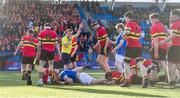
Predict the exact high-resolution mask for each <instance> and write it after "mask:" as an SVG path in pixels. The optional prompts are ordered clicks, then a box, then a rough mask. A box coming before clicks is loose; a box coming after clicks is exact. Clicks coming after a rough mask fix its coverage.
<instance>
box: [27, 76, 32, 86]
mask: <svg viewBox="0 0 180 98" xmlns="http://www.w3.org/2000/svg"><path fill="white" fill-rule="evenodd" d="M27 85H32V81H31V76H30V75H29V76H27Z"/></svg>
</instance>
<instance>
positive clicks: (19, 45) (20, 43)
mask: <svg viewBox="0 0 180 98" xmlns="http://www.w3.org/2000/svg"><path fill="white" fill-rule="evenodd" d="M22 45H23V41H20V42H19V44H18V46H17V48H16V51H15V52H14V56H16V55H17V52H18V51H19V50H20V49H21V47H22Z"/></svg>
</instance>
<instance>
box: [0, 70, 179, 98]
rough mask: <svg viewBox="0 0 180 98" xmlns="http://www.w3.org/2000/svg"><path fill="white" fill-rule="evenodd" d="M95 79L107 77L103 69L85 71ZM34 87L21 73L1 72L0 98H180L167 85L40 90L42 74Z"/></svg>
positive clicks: (97, 86)
mask: <svg viewBox="0 0 180 98" xmlns="http://www.w3.org/2000/svg"><path fill="white" fill-rule="evenodd" d="M85 71H86V72H88V73H89V74H90V75H92V76H93V77H96V78H98V77H101V76H103V72H102V71H100V70H90V71H88V70H85ZM32 79H33V85H32V86H26V82H25V81H22V80H21V75H20V72H16V71H13V72H8V71H1V72H0V98H25V97H26V98H125V97H130V98H133V97H172V98H174V97H177V98H178V97H180V87H179V88H176V89H164V88H163V86H164V85H165V84H164V83H158V84H157V85H156V86H155V87H151V88H146V89H143V88H141V85H132V86H131V87H129V88H122V87H119V86H117V85H93V86H84V85H80V84H75V85H58V86H57V85H44V86H42V87H37V86H36V82H37V80H38V74H37V73H36V72H33V74H32Z"/></svg>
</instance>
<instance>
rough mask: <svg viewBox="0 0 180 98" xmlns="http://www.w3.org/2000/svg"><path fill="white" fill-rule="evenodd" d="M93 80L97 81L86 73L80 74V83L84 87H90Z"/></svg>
mask: <svg viewBox="0 0 180 98" xmlns="http://www.w3.org/2000/svg"><path fill="white" fill-rule="evenodd" d="M92 80H96V79H95V78H93V77H91V76H90V75H88V74H87V73H85V72H81V73H80V74H79V81H80V83H82V84H84V85H90V84H91V82H92Z"/></svg>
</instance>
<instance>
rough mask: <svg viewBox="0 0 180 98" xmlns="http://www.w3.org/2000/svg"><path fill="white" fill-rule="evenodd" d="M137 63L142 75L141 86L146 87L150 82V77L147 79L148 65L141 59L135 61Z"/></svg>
mask: <svg viewBox="0 0 180 98" xmlns="http://www.w3.org/2000/svg"><path fill="white" fill-rule="evenodd" d="M137 65H138V66H139V68H140V71H141V74H142V76H143V80H142V81H143V84H142V88H147V87H148V85H149V83H150V79H149V75H148V73H147V71H148V66H149V65H146V64H145V63H143V62H142V61H139V62H137Z"/></svg>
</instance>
